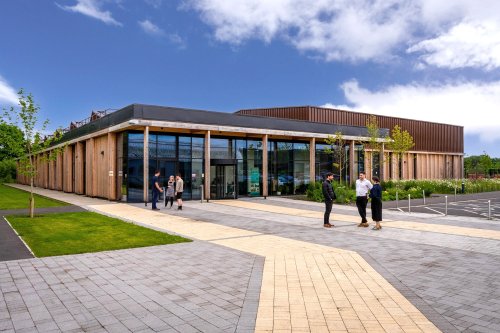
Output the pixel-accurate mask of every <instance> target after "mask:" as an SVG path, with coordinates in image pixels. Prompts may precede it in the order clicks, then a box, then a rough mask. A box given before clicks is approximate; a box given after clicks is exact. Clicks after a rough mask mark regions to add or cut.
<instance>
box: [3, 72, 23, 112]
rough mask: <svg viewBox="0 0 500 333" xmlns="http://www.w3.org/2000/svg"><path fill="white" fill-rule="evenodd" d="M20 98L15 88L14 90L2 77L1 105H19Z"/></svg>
mask: <svg viewBox="0 0 500 333" xmlns="http://www.w3.org/2000/svg"><path fill="white" fill-rule="evenodd" d="M18 97H19V96H18V95H17V93H16V91H15V90H14V88H12V87H11V86H10V85H9V83H8V82H7V81H6V80H5V79H4V78H3V77H2V76H0V103H7V104H9V105H17V104H18V101H19V98H18Z"/></svg>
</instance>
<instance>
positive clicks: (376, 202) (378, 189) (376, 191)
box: [370, 177, 382, 230]
mask: <svg viewBox="0 0 500 333" xmlns="http://www.w3.org/2000/svg"><path fill="white" fill-rule="evenodd" d="M370 198H371V199H372V205H371V207H372V220H373V221H375V223H376V224H375V226H374V227H373V228H372V229H373V230H380V229H382V226H381V225H380V221H382V186H380V180H379V178H378V177H373V187H372V189H371V190H370Z"/></svg>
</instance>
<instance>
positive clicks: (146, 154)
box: [142, 126, 149, 203]
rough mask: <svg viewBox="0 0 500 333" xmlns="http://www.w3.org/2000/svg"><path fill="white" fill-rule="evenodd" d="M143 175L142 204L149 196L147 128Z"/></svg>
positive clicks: (147, 128) (146, 131)
mask: <svg viewBox="0 0 500 333" xmlns="http://www.w3.org/2000/svg"><path fill="white" fill-rule="evenodd" d="M143 159H144V173H143V177H144V180H143V184H142V186H143V189H144V192H143V199H144V202H145V203H147V202H148V199H149V198H148V194H149V187H148V185H149V126H146V127H144V157H143Z"/></svg>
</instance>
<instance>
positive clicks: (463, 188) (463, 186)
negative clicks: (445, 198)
mask: <svg viewBox="0 0 500 333" xmlns="http://www.w3.org/2000/svg"><path fill="white" fill-rule="evenodd" d="M464 193H465V182H462V194H464Z"/></svg>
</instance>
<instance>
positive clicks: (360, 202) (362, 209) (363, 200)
mask: <svg viewBox="0 0 500 333" xmlns="http://www.w3.org/2000/svg"><path fill="white" fill-rule="evenodd" d="M367 204H368V198H367V197H366V196H362V197H356V207H358V213H359V216H361V222H368V220H367V219H366V205H367Z"/></svg>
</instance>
